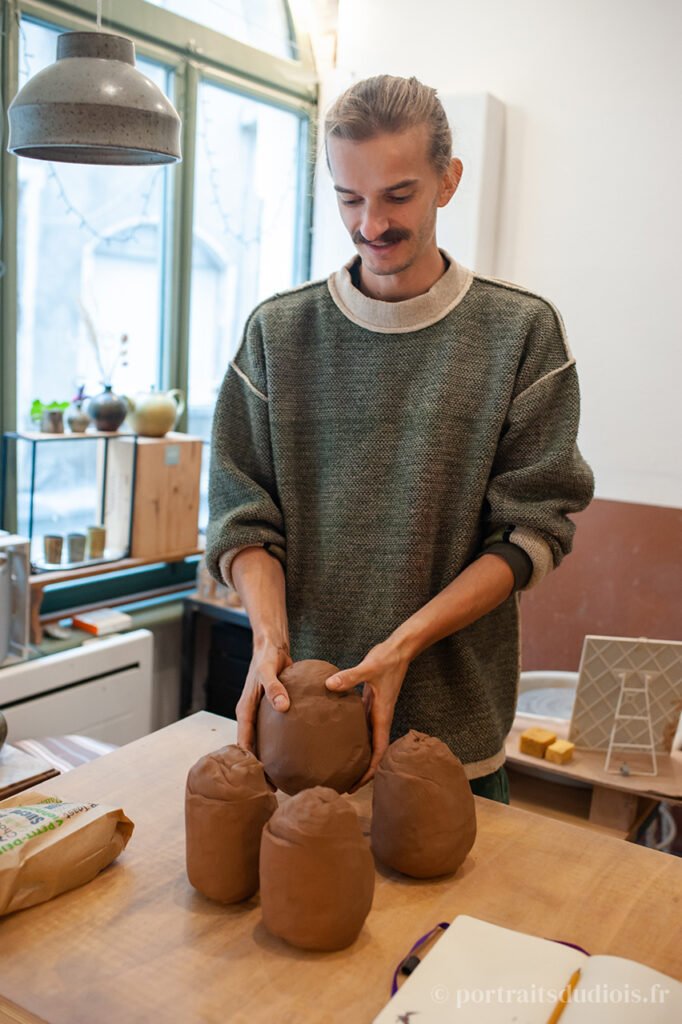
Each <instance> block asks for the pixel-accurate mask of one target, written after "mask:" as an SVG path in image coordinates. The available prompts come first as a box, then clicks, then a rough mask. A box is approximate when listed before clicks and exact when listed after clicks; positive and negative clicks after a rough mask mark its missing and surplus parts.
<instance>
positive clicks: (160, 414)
mask: <svg viewBox="0 0 682 1024" xmlns="http://www.w3.org/2000/svg"><path fill="white" fill-rule="evenodd" d="M128 404H129V406H130V411H129V413H128V418H129V420H130V423H131V425H132V428H133V430H134V431H135V433H136V434H140V435H141V436H142V437H163V435H164V434H167V433H168V431H169V430H172V429H173V427H174V426H175V424H176V422H177V421H178V419H179V418H180V416H182V414H183V412H184V410H185V396H184V395H183V393H182V391H180V390H179V389H178V388H172V389H171V390H170V391H155V390H154V389H153V388H152V390H151V391H148V392H146V393H145V394H139V395H137V396H136V397H135V399H134V400H133V399H132V398H129V399H128Z"/></svg>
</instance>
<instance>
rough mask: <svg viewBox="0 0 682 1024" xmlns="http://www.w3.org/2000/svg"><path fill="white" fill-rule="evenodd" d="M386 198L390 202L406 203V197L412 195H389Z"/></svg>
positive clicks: (409, 197)
mask: <svg viewBox="0 0 682 1024" xmlns="http://www.w3.org/2000/svg"><path fill="white" fill-rule="evenodd" d="M388 198H389V199H390V200H391V202H392V203H406V202H407V200H408V199H411V198H412V196H389V197H388Z"/></svg>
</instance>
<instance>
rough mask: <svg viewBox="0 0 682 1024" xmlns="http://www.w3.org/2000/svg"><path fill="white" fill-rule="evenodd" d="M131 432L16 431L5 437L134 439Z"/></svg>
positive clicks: (75, 439) (65, 439)
mask: <svg viewBox="0 0 682 1024" xmlns="http://www.w3.org/2000/svg"><path fill="white" fill-rule="evenodd" d="M136 436H137V435H136V434H134V433H133V432H132V431H126V432H123V431H120V430H86V431H85V432H84V433H82V434H79V433H76V432H75V431H71V430H64V431H63V432H62V433H61V434H53V433H49V434H44V433H42V432H41V431H39V430H16V431H11V432H8V433H7V434H5V437H11V438H13V439H14V440H20V441H83V440H86V441H87V440H90V441H91V440H92V439H93V438H98V437H136Z"/></svg>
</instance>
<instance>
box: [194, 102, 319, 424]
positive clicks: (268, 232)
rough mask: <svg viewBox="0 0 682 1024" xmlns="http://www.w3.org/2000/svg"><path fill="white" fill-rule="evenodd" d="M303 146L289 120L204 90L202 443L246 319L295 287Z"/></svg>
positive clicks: (197, 238)
mask: <svg viewBox="0 0 682 1024" xmlns="http://www.w3.org/2000/svg"><path fill="white" fill-rule="evenodd" d="M302 141H303V142H304V141H305V140H304V139H303V140H302V138H301V123H300V120H299V118H298V117H296V115H294V114H292V113H290V112H289V111H286V110H278V109H277V108H275V107H272V106H270V105H268V104H265V103H259V102H256V101H254V100H252V99H249V98H248V97H245V96H238V95H235V93H233V92H230V91H229V90H227V89H225V88H223V87H221V86H217V85H213V84H210V83H208V82H202V83H201V85H200V86H199V111H198V119H197V139H196V153H197V157H196V193H195V194H196V201H195V204H194V228H193V231H194V244H193V249H192V298H191V310H192V314H191V324H190V345H189V355H190V364H189V396H190V403H189V426H188V429H189V431H190V433H193V434H199V435H201V436H202V437H204V438H206V439H208V437H209V431H210V424H211V418H212V414H213V408H214V406H215V400H216V397H217V392H218V388H219V387H220V384H221V382H222V379H223V377H224V375H225V371H226V369H227V366H228V363H229V361H230V359H232V358H233V356H234V354H235V352H236V349H237V348H238V345H239V342H240V340H241V336H242V329H243V326H244V323H245V321H246V318H247V316H248V315H249V313H250V311H251V310H252V309H253V307H254V306H255V305H256V304H257V303H258V302H260V301H261V300H262V299H264V298H266V297H267V296H268V295H272V294H273V293H274V292H276V291H281V290H282V289H284V288H290V287H291V286H292V285H294V284H296V283H297V280H298V276H297V261H296V248H297V223H298V220H299V216H300V210H299V209H298V207H297V202H296V200H297V195H298V192H299V181H298V175H299V166H300V162H301V155H300V151H301V148H302V146H301V143H302ZM303 148H304V147H303Z"/></svg>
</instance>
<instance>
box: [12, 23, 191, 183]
mask: <svg viewBox="0 0 682 1024" xmlns="http://www.w3.org/2000/svg"><path fill="white" fill-rule="evenodd" d="M8 113H9V142H8V145H7V148H8V150H9V151H10V153H15V154H16V155H17V156H28V157H33V158H34V159H36V160H56V161H62V162H66V163H77V164H167V163H175V162H176V161H177V160H180V158H181V154H180V118H179V117H178V114H177V112H176V110H175V108H174V107H173V105H172V103H171V102H170V101H169V100H168V99H167V97H166V96H164V94H163V93H162V92H161V90H160V89H159V88H158V86H156V85H155V84H154V83H153V82H151V81H150V80H149V79H148V78H146V77H145V75H143V74H142V73H141V72H140V71H138V70H137V68H136V67H135V47H134V44H133V42H132V40H131V39H127V38H125V36H116V35H112V34H111V33H109V32H65V33H63V34H62V35H60V36H59V38H58V40H57V60H56V63H54V64H51V65H50V66H49V67H47V68H44V69H43V70H42V71H40V72H38V74H37V75H35V76H34V77H33V78H31V79H30V81H28V82H27V83H26V85H24V87H23V89H21V90H20V91H19V92H18V93H17V95H16V96H15V98H14V100H13V101H12V103H11V104H10V107H9V111H8Z"/></svg>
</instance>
